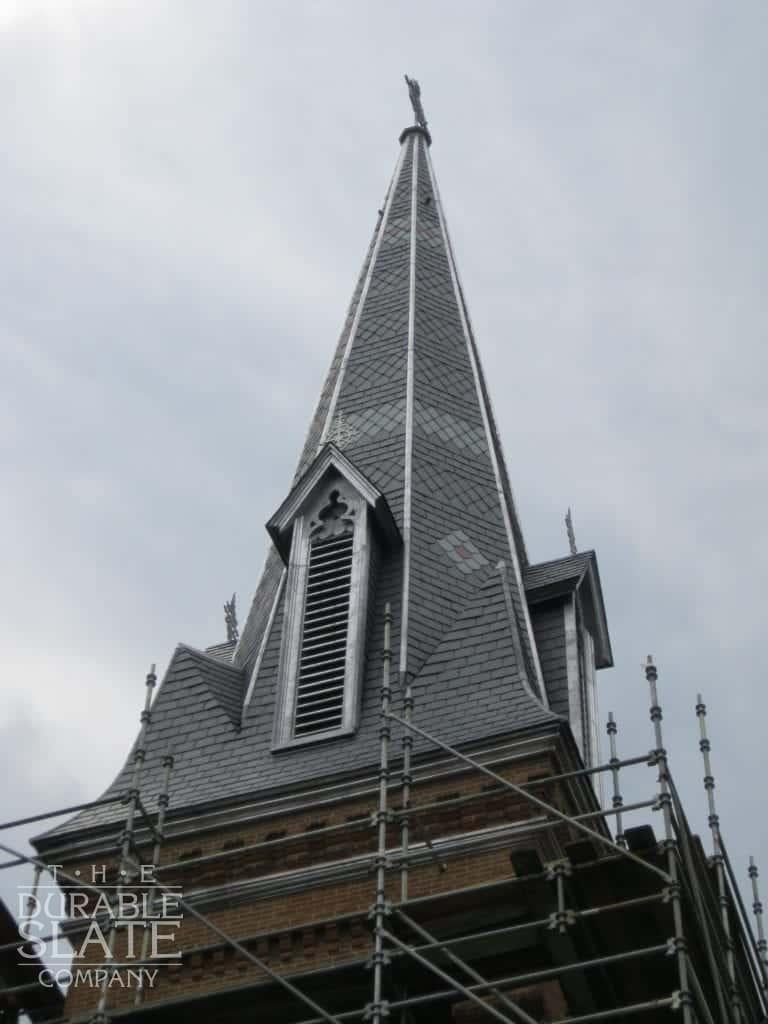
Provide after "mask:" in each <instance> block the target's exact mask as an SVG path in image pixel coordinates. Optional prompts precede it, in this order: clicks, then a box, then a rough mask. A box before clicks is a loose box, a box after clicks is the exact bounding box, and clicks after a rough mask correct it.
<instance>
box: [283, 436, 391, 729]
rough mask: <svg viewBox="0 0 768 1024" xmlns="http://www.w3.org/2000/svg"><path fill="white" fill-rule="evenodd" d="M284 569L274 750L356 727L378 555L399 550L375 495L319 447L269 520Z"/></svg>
mask: <svg viewBox="0 0 768 1024" xmlns="http://www.w3.org/2000/svg"><path fill="white" fill-rule="evenodd" d="M267 529H268V531H269V533H270V535H271V537H272V539H273V541H274V543H275V546H276V547H277V550H278V551H279V553H280V555H281V557H282V558H283V561H284V562H286V564H287V566H288V573H287V579H286V590H285V610H284V615H283V631H282V637H281V645H280V663H279V670H278V693H277V701H276V713H275V730H274V746H275V748H276V749H279V748H284V747H292V746H295V745H299V744H305V743H310V742H315V741H319V740H323V739H331V738H334V737H338V736H343V735H348V734H350V733H353V732H354V731H355V729H356V728H357V720H358V714H359V707H360V692H361V682H362V676H363V662H364V658H365V646H366V644H365V640H366V631H367V622H368V608H369V605H370V601H371V590H372V587H373V585H374V576H375V573H374V572H373V566H374V565H375V563H376V561H377V556H378V555H379V554H380V553H381V552H382V551H386V550H391V549H393V548H396V547H399V544H400V536H399V533H398V530H397V526H396V524H395V522H394V519H393V518H392V514H391V512H390V510H389V507H388V505H387V503H386V501H385V499H384V497H383V495H382V494H381V493H380V492H379V491H378V490H377V489H376V488H375V487H374V486H373V485H372V484H371V483H370V481H369V480H367V479H366V478H365V477H364V476H363V475H362V474H361V473H360V472H359V471H358V470H357V469H356V468H355V467H354V465H353V464H352V463H351V462H350V461H349V459H347V458H346V457H345V456H344V455H343V454H342V453H341V452H340V451H338V449H336V448H334V447H333V446H332V445H328V446H326V447H325V448H324V449H323V450H322V451H321V453H320V454H319V455H318V457H317V459H316V460H315V462H314V463H313V464H312V465H311V466H310V467H309V469H308V470H307V471H306V473H305V474H304V475H303V476H302V478H301V479H300V480H299V482H298V483H297V484H296V485H295V487H294V488H293V490H292V491H291V493H290V494H289V495H288V497H287V498H286V500H285V501H284V502H283V504H282V505H281V506H280V508H279V509H278V510H277V512H276V513H275V514H274V516H273V517H272V518H271V519H270V521H269V523H268V524H267Z"/></svg>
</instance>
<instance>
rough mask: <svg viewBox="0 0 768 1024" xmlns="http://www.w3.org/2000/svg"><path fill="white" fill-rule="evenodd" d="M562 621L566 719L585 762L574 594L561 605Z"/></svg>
mask: <svg viewBox="0 0 768 1024" xmlns="http://www.w3.org/2000/svg"><path fill="white" fill-rule="evenodd" d="M563 622H564V625H565V670H566V678H567V680H568V719H569V721H570V723H571V730H572V732H573V738H574V739H575V740H576V746H577V747H578V748H579V753H580V754H581V756H582V758H583V760H584V763H585V764H586V760H587V758H586V753H585V749H584V730H583V728H582V705H581V681H580V678H581V672H580V670H579V632H578V628H577V626H576V597H575V595H574V594H572V595H571V599H570V601H566V603H565V605H564V606H563Z"/></svg>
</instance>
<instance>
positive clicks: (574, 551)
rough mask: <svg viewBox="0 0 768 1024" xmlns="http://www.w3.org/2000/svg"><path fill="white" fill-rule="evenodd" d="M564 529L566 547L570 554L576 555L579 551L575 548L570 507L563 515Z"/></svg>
mask: <svg viewBox="0 0 768 1024" xmlns="http://www.w3.org/2000/svg"><path fill="white" fill-rule="evenodd" d="M565 529H566V530H567V532H568V547H569V548H570V549H571V554H572V555H577V554H578V553H579V549H578V548H577V547H576V534H575V533H574V532H573V516H572V515H571V509H570V506H569V507H568V511H567V512H566V513H565Z"/></svg>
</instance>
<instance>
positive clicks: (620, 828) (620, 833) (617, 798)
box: [606, 711, 627, 846]
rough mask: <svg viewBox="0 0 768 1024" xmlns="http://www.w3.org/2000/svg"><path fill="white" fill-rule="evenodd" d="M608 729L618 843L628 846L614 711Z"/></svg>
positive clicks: (609, 717)
mask: <svg viewBox="0 0 768 1024" xmlns="http://www.w3.org/2000/svg"><path fill="white" fill-rule="evenodd" d="M606 731H607V733H608V743H609V745H610V751H611V760H610V761H609V764H610V766H611V777H612V779H613V801H612V806H613V809H614V810H615V812H616V845H617V846H626V845H627V841H626V839H625V838H624V825H623V819H622V815H621V807H622V806H623V804H624V801H623V799H622V796H621V790H620V789H619V768H620V765H621V762H620V761H619V756H618V754H617V752H616V732H617V726H616V719H615V718H614V717H613V712H612V711H609V712H608V725H607V726H606Z"/></svg>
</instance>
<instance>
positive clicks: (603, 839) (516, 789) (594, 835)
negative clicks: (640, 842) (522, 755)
mask: <svg viewBox="0 0 768 1024" xmlns="http://www.w3.org/2000/svg"><path fill="white" fill-rule="evenodd" d="M387 717H388V718H390V719H391V720H392V721H393V722H399V723H400V725H402V726H404V727H405V728H407V729H410V730H412V731H413V732H415V733H417V734H418V735H419V736H422V737H423V738H424V739H425V740H428V741H429V742H430V743H434V745H435V746H437V747H440V748H441V749H442V750H445V751H447V752H448V753H449V754H453V756H454V757H457V758H458V759H459V760H460V761H464V762H465V763H466V764H470V765H472V766H473V767H474V768H476V769H477V770H478V771H479V772H482V773H483V775H487V776H488V777H489V778H491V779H495V780H496V781H497V782H499V783H500V784H501V785H502V786H506V787H507V789H511V790H512V792H513V793H517V794H519V795H520V796H522V797H524V798H525V799H526V800H528V801H529V802H530V803H532V804H535V805H536V806H537V807H541V808H542V809H543V810H545V811H547V812H549V813H550V814H552V815H553V816H554V817H555V818H558V819H559V820H560V821H562V822H564V823H565V824H566V825H571V826H572V827H574V828H577V829H578V830H579V831H580V832H583V833H584V834H585V835H588V836H589V837H590V838H591V839H596V840H597V841H598V842H599V843H602V844H603V845H604V846H608V847H610V848H611V849H612V850H614V851H615V852H617V853H620V854H621V855H622V856H623V857H626V858H627V859H629V860H632V861H634V862H635V863H636V864H640V865H641V867H643V868H645V869H646V870H647V871H651V872H653V874H655V875H658V876H659V877H660V878H663V879H664V881H665V882H669V881H670V878H669V875H668V874H667V873H666V872H665V871H662V870H661V869H660V868H657V867H655V866H654V865H653V864H649V863H648V861H645V860H643V859H642V858H641V857H638V856H636V855H635V854H634V853H632V852H631V850H627V849H624V848H623V847H621V846H617V845H616V843H614V842H613V840H612V839H608V838H607V836H604V835H601V834H600V833H599V832H595V831H594V830H593V829H591V828H587V826H586V825H582V824H581V822H579V821H576V820H574V818H573V817H571V816H569V815H567V814H564V813H563V812H562V811H559V810H558V809H557V808H556V807H553V806H552V805H551V804H548V803H546V801H544V800H540V799H539V798H538V797H537V796H534V795H533V793H528V792H526V791H525V790H524V789H522V788H521V787H520V786H518V785H517V783H515V782H510V781H509V779H505V778H504V777H503V776H502V775H497V774H496V772H493V771H491V770H490V768H486V767H485V765H483V764H480V762H479V761H475V760H474V758H472V757H469V756H468V755H467V754H462V753H461V752H460V751H458V750H456V748H455V747H451V746H449V745H448V744H447V743H443V742H442V740H438V739H437V738H436V737H434V736H432V735H430V733H428V732H425V730H424V729H420V728H419V727H418V726H417V725H414V724H413V723H412V722H411V723H407V722H404V721H403V719H402V718H399V717H398V716H397V715H393V714H391V713H390V714H389V715H388V716H387ZM686 1024H687V1022H686Z"/></svg>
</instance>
